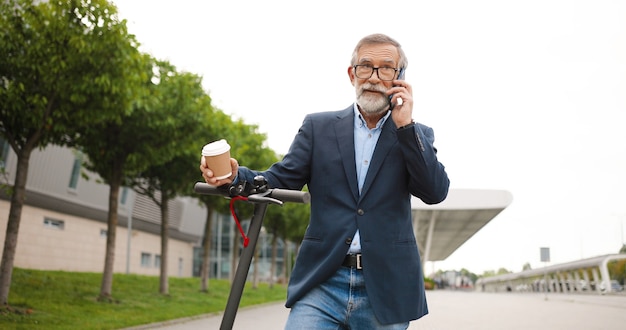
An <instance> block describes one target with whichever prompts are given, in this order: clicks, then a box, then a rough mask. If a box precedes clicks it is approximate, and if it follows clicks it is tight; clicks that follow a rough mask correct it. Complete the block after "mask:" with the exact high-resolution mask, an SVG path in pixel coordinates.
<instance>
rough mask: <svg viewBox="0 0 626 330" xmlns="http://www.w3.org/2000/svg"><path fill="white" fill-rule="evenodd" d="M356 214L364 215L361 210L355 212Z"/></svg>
mask: <svg viewBox="0 0 626 330" xmlns="http://www.w3.org/2000/svg"><path fill="white" fill-rule="evenodd" d="M356 213H357V214H358V215H363V214H365V211H363V209H358V210H357V211H356Z"/></svg>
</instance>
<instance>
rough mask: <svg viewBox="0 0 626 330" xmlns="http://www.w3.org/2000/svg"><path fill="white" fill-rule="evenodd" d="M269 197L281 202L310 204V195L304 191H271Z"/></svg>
mask: <svg viewBox="0 0 626 330" xmlns="http://www.w3.org/2000/svg"><path fill="white" fill-rule="evenodd" d="M270 197H272V198H275V199H278V200H280V201H283V202H292V203H304V204H308V203H309V202H311V194H309V193H308V192H306V191H296V190H288V189H272V192H271V193H270Z"/></svg>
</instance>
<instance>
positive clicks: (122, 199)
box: [120, 187, 128, 205]
mask: <svg viewBox="0 0 626 330" xmlns="http://www.w3.org/2000/svg"><path fill="white" fill-rule="evenodd" d="M127 199H128V187H124V188H122V194H121V196H120V205H126V200H127Z"/></svg>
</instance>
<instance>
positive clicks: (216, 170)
mask: <svg viewBox="0 0 626 330" xmlns="http://www.w3.org/2000/svg"><path fill="white" fill-rule="evenodd" d="M232 161H234V160H232ZM207 169H208V170H210V171H207ZM200 170H201V171H202V176H203V177H204V178H205V180H206V181H207V183H209V184H219V181H220V180H225V179H228V178H230V176H231V175H232V174H233V169H232V165H231V158H230V145H229V144H228V142H226V140H224V139H222V140H218V141H214V142H211V143H209V144H207V145H205V146H204V147H203V148H202V161H201V162H200Z"/></svg>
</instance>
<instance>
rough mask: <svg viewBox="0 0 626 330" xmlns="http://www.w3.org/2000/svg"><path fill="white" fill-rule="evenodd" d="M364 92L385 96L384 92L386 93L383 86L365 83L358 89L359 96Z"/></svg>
mask: <svg viewBox="0 0 626 330" xmlns="http://www.w3.org/2000/svg"><path fill="white" fill-rule="evenodd" d="M366 90H369V91H374V92H379V93H381V94H385V92H387V89H386V88H385V87H384V86H381V85H374V84H371V83H365V84H363V85H361V86H360V87H359V94H363V92H365V91H366Z"/></svg>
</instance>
